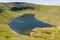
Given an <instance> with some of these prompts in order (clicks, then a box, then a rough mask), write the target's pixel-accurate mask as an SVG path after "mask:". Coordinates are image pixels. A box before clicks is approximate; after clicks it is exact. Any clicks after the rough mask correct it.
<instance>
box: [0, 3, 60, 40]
mask: <svg viewBox="0 0 60 40" xmlns="http://www.w3.org/2000/svg"><path fill="white" fill-rule="evenodd" d="M21 5H23V6H24V5H25V6H33V7H35V10H30V9H28V10H22V11H17V12H15V11H11V10H10V8H11V7H14V6H17V7H20V6H21ZM0 8H3V9H4V10H3V12H2V13H0V39H1V40H20V39H21V40H33V39H34V40H40V39H41V40H43V39H45V40H52V38H55V39H54V40H60V38H59V37H60V34H59V33H60V31H59V30H58V31H57V32H55V31H56V30H57V28H52V30H50V29H48V30H49V31H50V33H51V34H46V33H44V31H45V32H46V31H47V30H39V32H38V34H35V36H38V35H40V36H39V37H38V38H37V37H32V38H29V37H23V36H18V35H15V34H13V33H11V31H10V30H9V29H8V26H7V23H8V22H9V21H10V20H12V19H14V18H16V17H19V16H21V15H23V14H29V13H31V14H35V17H36V18H37V19H38V20H42V21H44V22H47V23H50V24H52V25H55V26H58V25H60V18H59V17H60V15H59V14H60V7H59V6H42V5H33V4H29V5H28V4H19V5H17V4H15V3H10V4H0ZM41 31H42V32H41ZM49 31H47V32H49ZM43 34H44V35H43ZM53 34H54V35H53ZM47 35H48V36H47ZM6 36H8V37H6ZM15 38H16V39H15Z"/></svg>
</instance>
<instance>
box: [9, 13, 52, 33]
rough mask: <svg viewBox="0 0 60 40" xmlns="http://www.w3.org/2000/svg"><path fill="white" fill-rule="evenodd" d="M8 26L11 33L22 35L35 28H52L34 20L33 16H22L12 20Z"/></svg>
mask: <svg viewBox="0 0 60 40" xmlns="http://www.w3.org/2000/svg"><path fill="white" fill-rule="evenodd" d="M8 25H9V26H10V28H11V29H12V30H13V31H15V32H17V33H20V34H24V33H25V32H26V31H29V30H32V29H33V28H36V27H40V28H44V27H52V25H51V24H49V23H45V22H43V21H41V20H38V19H36V18H35V15H34V14H24V15H22V16H20V17H18V18H15V19H14V20H12V21H11V22H10V23H9V24H8Z"/></svg>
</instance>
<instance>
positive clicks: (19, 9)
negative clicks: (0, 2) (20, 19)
mask: <svg viewBox="0 0 60 40" xmlns="http://www.w3.org/2000/svg"><path fill="white" fill-rule="evenodd" d="M27 9H31V10H34V9H35V8H34V7H30V6H27V7H12V8H11V11H22V10H27Z"/></svg>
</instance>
